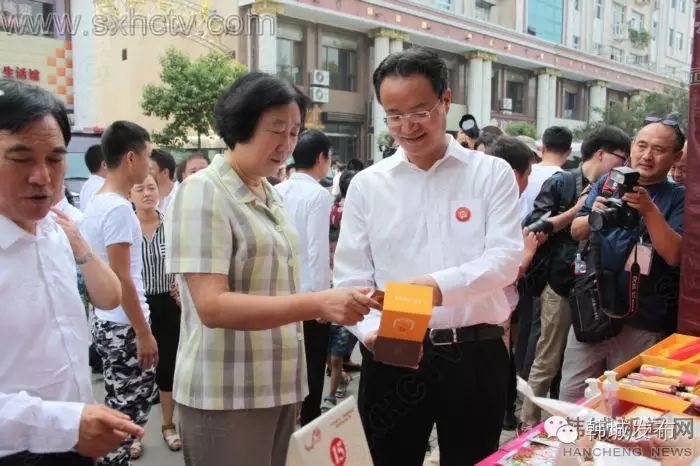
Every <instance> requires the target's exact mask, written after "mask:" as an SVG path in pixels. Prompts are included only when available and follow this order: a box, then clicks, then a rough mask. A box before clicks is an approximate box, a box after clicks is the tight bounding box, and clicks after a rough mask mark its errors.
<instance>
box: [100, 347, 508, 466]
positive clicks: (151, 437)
mask: <svg viewBox="0 0 700 466" xmlns="http://www.w3.org/2000/svg"><path fill="white" fill-rule="evenodd" d="M353 360H355V361H360V360H361V357H360V354H359V351H358V350H356V351H355V354H354V355H353ZM359 378H360V375H359V373H357V372H356V373H354V374H353V380H352V382H351V383H350V387H349V389H348V393H349V394H354V393H357V386H358V382H359ZM327 381H328V378H326V382H327ZM93 390H94V393H95V399H96V400H98V401H103V400H104V395H105V391H104V383H103V381H102V378H101V377H98V376H94V377H93ZM326 392H327V390H324V394H325V393H326ZM160 416H161V410H160V405H155V406H153V408H152V409H151V415H150V417H149V421H148V424H147V425H146V436H145V437H144V440H143V444H144V449H143V456H142V457H141V458H140V459H138V460H136V461H134V462H133V466H184V464H185V463H184V461H183V459H182V453H181V452H177V453H175V452H171V451H170V450H169V449H168V447H167V445H166V444H165V442H164V441H163V438H162V436H161V432H160V426H161V420H160V419H161V417H160ZM514 437H515V432H506V431H504V432H503V433H502V434H501V444H503V443H506V442H509V441H510V440H511V439H513V438H514ZM430 447H431V450H432V452H434V450H435V449H437V434H436V432H435V430H434V429H433V433H432V435H431V438H430ZM432 452H428V453H427V454H426V461H425V464H424V466H437V465H438V464H439V463H437V462H433V461H431V460H430V457H431V454H432Z"/></svg>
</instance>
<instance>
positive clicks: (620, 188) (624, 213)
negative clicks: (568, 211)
mask: <svg viewBox="0 0 700 466" xmlns="http://www.w3.org/2000/svg"><path fill="white" fill-rule="evenodd" d="M638 181H639V172H638V171H637V170H635V169H633V168H629V167H619V168H613V169H612V170H611V171H610V174H609V175H608V178H607V179H606V180H605V183H604V185H603V189H602V190H601V194H602V195H603V197H605V198H606V200H605V202H604V204H605V208H604V209H603V210H600V211H593V212H591V214H590V215H589V216H588V225H590V227H591V231H600V230H602V229H605V228H624V229H628V230H629V229H631V228H634V227H636V226H637V224H638V223H639V213H638V212H637V211H636V210H634V209H633V208H631V207H630V206H629V205H627V203H626V202H625V201H623V200H622V196H624V195H625V194H626V193H628V192H632V191H633V190H634V187H635V186H637V183H638Z"/></svg>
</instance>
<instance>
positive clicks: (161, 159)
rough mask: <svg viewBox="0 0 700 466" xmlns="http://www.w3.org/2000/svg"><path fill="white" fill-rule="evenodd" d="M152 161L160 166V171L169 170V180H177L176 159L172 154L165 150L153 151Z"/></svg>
mask: <svg viewBox="0 0 700 466" xmlns="http://www.w3.org/2000/svg"><path fill="white" fill-rule="evenodd" d="M151 160H153V161H154V162H155V163H156V164H158V169H159V170H160V171H163V170H165V169H167V170H168V178H170V180H171V181H172V180H174V179H175V165H177V164H176V163H175V157H173V156H172V154H170V152H168V151H166V150H163V149H153V150H152V151H151Z"/></svg>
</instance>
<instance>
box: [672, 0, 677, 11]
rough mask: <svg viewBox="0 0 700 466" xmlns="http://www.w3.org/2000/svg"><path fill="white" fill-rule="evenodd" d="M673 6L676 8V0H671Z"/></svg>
mask: <svg viewBox="0 0 700 466" xmlns="http://www.w3.org/2000/svg"><path fill="white" fill-rule="evenodd" d="M671 8H673V9H674V10H675V9H676V0H671Z"/></svg>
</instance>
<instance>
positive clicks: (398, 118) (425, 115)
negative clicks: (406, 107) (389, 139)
mask: <svg viewBox="0 0 700 466" xmlns="http://www.w3.org/2000/svg"><path fill="white" fill-rule="evenodd" d="M441 103H442V99H440V100H438V101H437V103H436V104H435V105H434V106H433V108H431V109H430V110H423V111H422V112H414V113H407V114H405V115H387V116H386V118H384V123H386V125H387V126H389V127H391V128H398V127H399V126H401V125H402V124H403V121H404V120H408V122H409V123H425V122H426V121H428V120H429V119H430V116H431V115H432V113H433V110H435V109H436V108H438V105H440V104H441Z"/></svg>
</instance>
